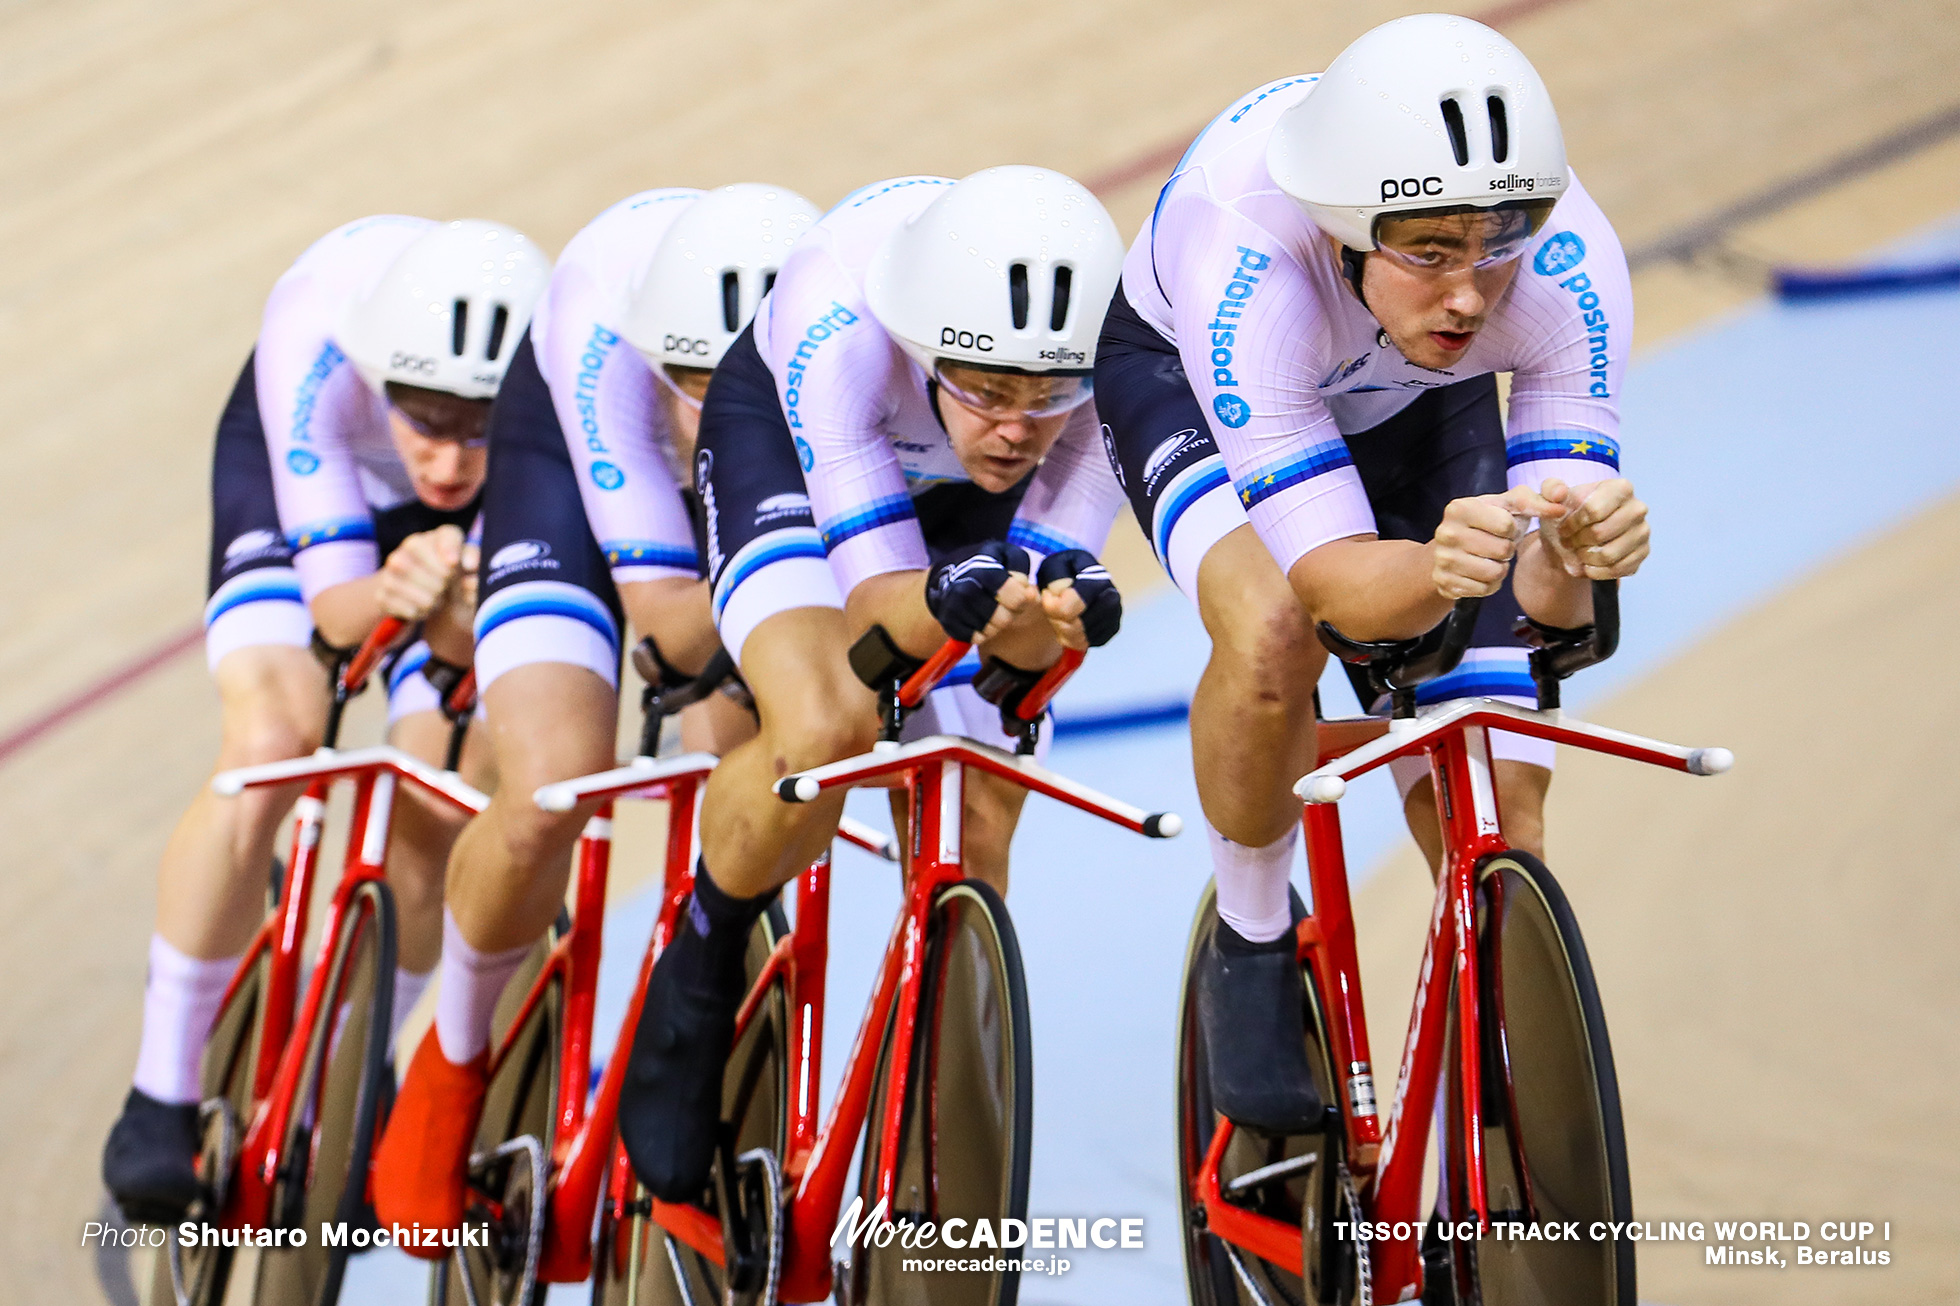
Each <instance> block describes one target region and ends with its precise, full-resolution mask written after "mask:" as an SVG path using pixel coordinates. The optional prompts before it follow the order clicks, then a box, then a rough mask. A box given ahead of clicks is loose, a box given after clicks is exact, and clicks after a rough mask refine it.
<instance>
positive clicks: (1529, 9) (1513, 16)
mask: <svg viewBox="0 0 1960 1306" xmlns="http://www.w3.org/2000/svg"><path fill="white" fill-rule="evenodd" d="M1565 2H1566V0H1509V2H1508V3H1505V4H1499V5H1496V6H1494V7H1492V8H1490V9H1487V10H1485V11H1484V12H1483V13H1482V14H1479V15H1477V20H1478V21H1479V22H1482V23H1487V24H1489V25H1490V26H1492V27H1503V26H1505V25H1506V24H1508V23H1515V22H1517V21H1519V20H1520V19H1523V18H1528V17H1530V16H1531V15H1533V14H1536V13H1538V12H1540V11H1541V10H1545V9H1550V8H1552V7H1553V6H1555V5H1560V4H1564V3H1565ZM1193 135H1195V133H1193ZM1189 144H1190V139H1189V138H1186V139H1185V140H1182V141H1174V142H1172V143H1170V144H1168V145H1159V146H1156V147H1155V148H1153V149H1151V150H1149V151H1147V152H1146V153H1143V154H1140V155H1138V156H1137V157H1136V158H1134V159H1131V160H1130V161H1129V162H1128V163H1124V164H1122V165H1120V166H1118V167H1114V168H1111V169H1109V170H1108V171H1107V172H1104V173H1101V174H1099V175H1097V176H1095V177H1092V178H1091V179H1090V180H1089V181H1088V182H1087V183H1086V184H1087V186H1088V188H1089V190H1090V191H1092V192H1093V193H1095V194H1097V195H1107V194H1109V193H1110V192H1112V191H1117V190H1121V189H1122V188H1123V187H1125V186H1129V185H1131V184H1133V183H1135V182H1139V181H1143V180H1144V179H1146V178H1148V177H1150V176H1151V175H1153V174H1155V173H1160V172H1162V173H1168V171H1169V170H1170V168H1171V166H1172V165H1174V164H1175V163H1176V162H1177V161H1178V159H1180V158H1182V157H1183V155H1184V150H1185V147H1186V146H1188V145H1189ZM203 637H204V630H203V627H202V626H195V627H192V628H190V629H187V630H180V631H178V632H177V633H176V634H174V635H172V636H170V637H169V638H168V639H166V640H164V641H163V642H162V643H160V644H158V645H156V646H155V647H154V648H152V649H150V650H149V651H148V652H147V653H143V654H140V655H139V656H137V657H135V658H133V659H131V660H130V661H128V662H126V663H124V664H123V665H122V666H120V667H117V668H116V669H114V670H113V671H111V672H109V673H108V674H107V675H104V676H102V677H100V678H99V679H97V680H95V681H94V682H93V683H91V684H88V685H85V686H83V687H82V688H81V689H80V690H77V691H76V692H75V693H74V694H72V695H70V696H69V697H67V698H65V699H63V700H62V701H61V702H59V703H57V704H55V705H54V706H53V707H51V708H49V709H48V710H47V711H45V712H43V713H42V714H41V715H39V716H37V717H34V718H33V719H31V720H29V721H27V722H26V723H24V724H23V725H20V726H18V727H16V728H15V729H14V730H13V731H11V732H10V733H8V734H7V735H5V736H0V764H4V763H6V762H7V761H8V760H9V759H11V758H12V757H13V755H14V754H16V753H18V752H20V751H21V750H22V749H25V748H27V747H28V746H30V745H31V744H33V743H34V742H35V741H36V740H38V739H40V738H42V737H43V736H45V735H47V734H49V733H51V732H53V731H55V730H59V729H60V728H61V727H62V726H64V725H66V724H67V723H68V722H70V721H72V720H74V719H75V718H76V717H78V716H80V715H81V714H82V713H84V712H86V711H88V710H89V709H90V708H92V707H94V706H96V705H97V704H99V703H102V702H105V701H107V700H108V699H111V698H114V697H115V696H116V695H117V694H119V693H121V692H122V691H123V690H125V689H131V688H133V687H135V686H136V685H137V684H138V683H139V682H140V681H142V680H144V679H145V678H146V677H148V676H149V675H150V674H151V673H152V672H155V671H159V670H161V669H162V668H163V667H165V666H167V665H168V664H169V663H170V662H172V661H173V660H175V659H176V658H178V657H179V656H181V655H183V654H185V653H188V652H189V651H190V650H191V649H193V648H195V647H197V645H198V642H199V641H200V640H202V639H203Z"/></svg>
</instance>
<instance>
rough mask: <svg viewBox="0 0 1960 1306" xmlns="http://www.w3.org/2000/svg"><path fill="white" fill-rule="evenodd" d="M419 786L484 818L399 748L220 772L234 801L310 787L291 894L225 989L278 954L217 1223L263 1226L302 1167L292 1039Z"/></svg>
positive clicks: (322, 994)
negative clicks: (287, 1171)
mask: <svg viewBox="0 0 1960 1306" xmlns="http://www.w3.org/2000/svg"><path fill="white" fill-rule="evenodd" d="M336 780H351V781H353V783H354V810H353V822H352V825H351V827H350V829H349V833H348V840H347V863H346V866H345V868H344V869H343V871H342V873H341V877H340V884H339V886H338V887H337V888H336V889H335V890H334V896H333V900H332V901H331V902H330V903H329V904H328V907H327V915H326V921H325V924H324V925H323V927H322V929H321V931H320V943H319V954H318V960H317V963H316V964H315V965H314V967H313V975H312V978H311V980H310V981H309V982H308V984H307V988H306V994H305V997H304V999H303V1000H302V1001H301V1002H299V1004H298V1006H297V1009H296V1008H295V1003H294V998H295V995H296V993H297V991H298V987H299V974H300V951H301V949H302V948H303V947H304V945H305V941H306V927H307V922H308V919H309V914H310V911H311V906H312V898H313V886H314V882H315V878H316V872H317V871H318V869H319V855H320V830H321V825H322V823H323V821H324V820H325V816H326V800H327V794H328V791H329V790H330V789H331V788H332V786H333V783H334V782H335V781H336ZM404 781H405V782H407V783H410V784H413V785H415V786H416V787H417V788H419V789H421V790H423V791H424V792H425V793H428V794H430V795H431V796H432V797H434V798H436V799H437V800H439V801H441V802H443V803H446V804H448V805H450V806H452V807H455V808H457V809H458V810H460V811H464V812H479V811H482V810H483V807H484V804H485V802H486V801H487V800H486V799H485V798H484V796H483V795H482V794H480V793H478V792H477V791H476V790H475V789H472V788H471V787H470V786H469V785H466V784H464V783H463V782H462V781H461V780H459V779H457V778H456V777H455V776H454V775H452V774H450V773H449V772H446V771H438V770H436V769H435V768H434V767H432V766H429V765H428V764H427V763H424V762H422V761H420V760H418V759H416V758H414V757H411V756H409V755H408V754H406V753H403V752H401V751H400V750H399V749H395V748H390V747H385V746H384V747H379V748H364V749H357V750H353V751H350V752H344V753H336V752H332V751H330V750H324V749H323V750H322V751H321V752H320V753H318V754H316V755H315V756H313V757H309V758H301V759H297V760H295V761H290V762H273V763H268V764H266V765H263V766H249V767H241V768H239V769H237V770H233V771H225V772H222V773H220V774H219V775H218V776H217V777H216V778H215V779H214V780H213V781H212V788H213V789H215V790H216V791H217V792H218V793H220V794H222V795H226V796H231V795H235V794H238V793H241V792H243V791H244V790H246V789H255V788H265V787H269V786H282V785H290V784H295V783H301V782H303V783H305V784H306V786H307V787H306V792H305V794H304V795H303V796H302V797H301V798H300V800H299V802H298V803H297V804H296V805H295V821H294V825H293V845H292V859H291V861H290V863H289V866H288V871H287V877H286V885H285V897H284V899H283V900H282V901H281V903H280V906H279V910H278V911H277V912H275V913H273V914H272V915H270V916H268V917H267V918H266V920H265V922H264V924H262V925H260V926H259V930H258V933H257V934H256V935H254V936H253V938H252V943H251V946H250V947H249V948H248V949H247V950H246V954H245V958H244V960H243V961H242V962H241V963H240V964H239V967H238V971H237V973H236V974H234V975H233V976H232V981H231V985H230V986H229V988H227V990H226V992H225V1001H226V1002H229V1001H231V999H232V997H233V994H234V993H235V991H236V990H237V988H238V986H239V985H240V984H242V983H244V982H245V977H246V976H247V975H249V974H250V973H251V971H252V968H253V967H254V966H255V965H256V964H257V963H258V960H259V958H260V957H261V956H262V955H265V954H267V953H270V954H271V964H270V967H269V971H268V977H267V982H266V994H265V1028H264V1034H263V1037H262V1038H261V1039H260V1041H259V1048H258V1061H257V1063H256V1065H254V1067H253V1069H252V1098H253V1101H254V1103H255V1104H256V1105H255V1107H254V1110H253V1113H252V1119H251V1120H250V1122H249V1123H247V1125H246V1129H245V1137H244V1141H243V1143H242V1145H241V1146H240V1149H239V1163H238V1167H237V1171H236V1173H237V1182H236V1183H235V1184H232V1185H231V1186H230V1188H229V1191H228V1192H227V1194H226V1198H225V1204H224V1209H223V1211H221V1212H220V1213H219V1220H218V1222H219V1223H220V1224H222V1225H224V1226H226V1227H233V1228H235V1227H240V1226H263V1225H265V1224H266V1223H267V1222H268V1218H269V1216H270V1214H271V1201H272V1189H273V1186H274V1184H275V1183H276V1181H277V1179H278V1177H279V1173H280V1170H281V1168H282V1167H284V1166H287V1165H291V1164H294V1163H296V1162H297V1160H298V1159H297V1158H289V1157H287V1156H286V1155H285V1154H284V1151H283V1149H284V1147H285V1145H286V1142H287V1139H288V1135H289V1132H290V1126H291V1124H292V1120H293V1112H294V1111H295V1110H296V1109H299V1108H301V1107H302V1106H303V1104H302V1103H299V1102H297V1101H295V1096H296V1094H297V1093H298V1091H299V1080H300V1076H301V1075H302V1074H303V1073H304V1072H305V1066H304V1064H303V1063H304V1060H305V1056H306V1046H305V1043H306V1040H304V1039H294V1038H293V1037H292V1034H293V1031H294V1030H295V1029H302V1030H303V1029H310V1028H312V1026H313V1022H314V1020H315V1018H316V1017H317V1016H318V1015H319V1012H320V1005H321V1003H323V1002H324V1001H326V986H327V983H328V980H329V978H330V976H329V974H328V972H329V971H330V970H331V969H332V967H331V966H330V965H329V964H328V961H329V958H330V957H331V955H332V949H333V946H334V941H335V940H336V939H337V938H339V937H340V934H341V931H342V930H343V929H345V928H346V927H347V913H348V912H349V910H350V908H351V903H352V900H353V897H354V893H355V891H356V890H357V889H359V888H360V887H361V886H362V885H363V884H366V883H368V882H369V881H372V880H379V879H381V878H382V877H383V872H384V868H385V867H386V865H387V860H388V837H389V830H390V826H391V819H390V818H391V817H392V815H393V812H394V801H395V796H396V793H397V790H398V788H399V786H400V784H401V783H402V782H404Z"/></svg>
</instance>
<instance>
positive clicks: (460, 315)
mask: <svg viewBox="0 0 1960 1306" xmlns="http://www.w3.org/2000/svg"><path fill="white" fill-rule="evenodd" d="M449 307H450V313H449V352H450V353H452V354H454V355H456V357H458V358H461V357H462V356H463V340H464V337H466V336H468V335H469V333H470V301H469V300H467V299H459V300H457V301H456V302H455V303H453V304H451V305H450V306H449Z"/></svg>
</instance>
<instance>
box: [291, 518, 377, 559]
mask: <svg viewBox="0 0 1960 1306" xmlns="http://www.w3.org/2000/svg"><path fill="white" fill-rule="evenodd" d="M373 538H374V519H373V518H372V517H347V518H343V519H342V520H340V521H323V522H309V523H308V524H307V525H305V526H300V527H297V528H295V529H294V530H292V531H291V532H289V533H288V534H287V536H286V543H287V545H289V546H290V547H291V548H292V550H293V552H295V553H297V552H299V551H300V550H301V549H310V548H313V547H314V546H315V545H318V544H336V543H339V542H340V541H342V540H372V539H373Z"/></svg>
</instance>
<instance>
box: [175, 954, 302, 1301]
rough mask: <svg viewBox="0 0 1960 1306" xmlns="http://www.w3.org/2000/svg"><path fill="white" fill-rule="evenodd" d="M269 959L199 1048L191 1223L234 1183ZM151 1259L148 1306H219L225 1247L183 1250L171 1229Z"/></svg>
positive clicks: (248, 1115) (255, 966)
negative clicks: (198, 1143) (196, 1191)
mask: <svg viewBox="0 0 1960 1306" xmlns="http://www.w3.org/2000/svg"><path fill="white" fill-rule="evenodd" d="M271 976H272V954H271V953H270V952H269V951H267V952H261V953H259V955H258V957H257V959H256V960H255V961H253V962H252V965H251V969H250V971H248V972H247V973H246V975H245V976H244V978H243V979H241V980H240V981H239V983H238V986H237V987H236V988H235V989H233V990H232V991H231V994H230V997H229V999H228V1000H227V1001H226V1002H225V1004H224V1006H223V1007H222V1008H220V1009H219V1011H218V1018H217V1019H216V1020H215V1021H214V1022H212V1025H211V1037H210V1038H209V1039H208V1040H207V1041H206V1042H205V1044H204V1060H203V1068H202V1071H201V1080H202V1092H203V1094H204V1105H203V1107H202V1109H201V1111H200V1112H199V1122H200V1124H201V1126H202V1128H203V1138H204V1141H203V1145H202V1147H201V1149H200V1151H199V1154H198V1162H197V1168H198V1178H199V1181H200V1186H201V1187H202V1189H203V1195H202V1196H201V1197H200V1198H199V1199H198V1201H197V1203H196V1204H195V1205H194V1206H193V1207H192V1208H191V1211H190V1217H189V1218H191V1219H192V1220H200V1219H208V1218H212V1217H214V1216H215V1215H216V1213H217V1212H219V1211H222V1210H223V1209H224V1204H225V1201H226V1199H227V1197H228V1196H229V1194H230V1190H231V1185H232V1183H233V1182H234V1180H235V1179H236V1170H237V1166H238V1146H239V1143H240V1142H241V1141H243V1139H244V1137H245V1126H246V1125H247V1124H248V1123H250V1121H251V1119H252V1107H253V1105H254V1103H253V1098H252V1087H253V1085H252V1071H253V1067H254V1066H255V1065H256V1064H257V1063H258V1059H259V1046H260V1043H261V1041H262V1040H263V1038H264V1036H265V1015H266V1008H265V1003H266V996H267V986H268V985H269V983H270V982H271ZM166 1237H167V1242H166V1244H165V1246H164V1247H163V1248H162V1249H161V1251H160V1252H159V1254H158V1255H157V1257H156V1260H155V1264H154V1266H153V1267H152V1270H151V1274H150V1291H149V1295H148V1297H147V1298H146V1300H148V1301H149V1302H150V1303H151V1304H152V1306H173V1304H174V1303H176V1302H179V1301H182V1302H187V1303H189V1304H190V1306H218V1304H219V1303H221V1302H222V1301H223V1300H224V1297H225V1288H226V1286H227V1285H228V1284H229V1283H230V1282H231V1267H232V1258H233V1256H234V1252H233V1250H232V1249H231V1248H227V1247H184V1246H180V1245H179V1243H178V1240H177V1230H176V1228H175V1227H172V1228H171V1229H170V1230H168V1231H167V1234H166Z"/></svg>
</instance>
